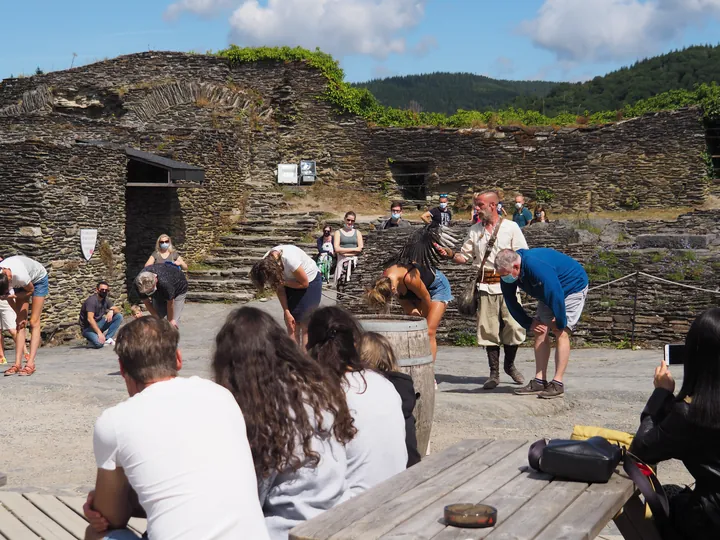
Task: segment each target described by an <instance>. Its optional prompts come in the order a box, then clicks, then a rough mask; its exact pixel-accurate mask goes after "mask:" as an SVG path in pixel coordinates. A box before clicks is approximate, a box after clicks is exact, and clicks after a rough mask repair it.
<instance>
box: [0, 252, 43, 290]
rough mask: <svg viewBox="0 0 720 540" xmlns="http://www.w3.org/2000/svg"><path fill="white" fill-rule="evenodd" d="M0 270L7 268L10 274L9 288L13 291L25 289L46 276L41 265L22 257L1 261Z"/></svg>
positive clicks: (16, 256) (17, 256)
mask: <svg viewBox="0 0 720 540" xmlns="http://www.w3.org/2000/svg"><path fill="white" fill-rule="evenodd" d="M0 268H9V269H10V271H11V272H12V280H11V283H10V287H12V288H13V289H19V288H22V287H27V286H28V285H30V284H31V283H37V282H38V281H40V280H41V279H42V278H44V277H45V276H47V270H45V267H44V266H43V265H42V264H40V263H39V262H37V261H35V260H33V259H30V258H28V257H23V256H22V255H14V256H13V257H8V258H7V259H3V260H2V261H0Z"/></svg>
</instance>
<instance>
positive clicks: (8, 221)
mask: <svg viewBox="0 0 720 540" xmlns="http://www.w3.org/2000/svg"><path fill="white" fill-rule="evenodd" d="M89 164H90V165H91V166H89ZM124 164H125V155H124V153H123V152H119V151H114V152H113V151H110V150H109V149H106V148H98V147H86V148H84V149H83V153H82V157H80V156H79V154H78V153H76V152H73V151H72V150H71V149H70V148H66V147H61V146H52V145H48V144H46V143H32V142H25V143H16V144H10V145H0V192H1V193H3V194H4V196H5V197H6V204H5V205H4V208H3V220H2V224H3V226H2V227H0V248H1V249H0V253H1V254H2V256H3V257H8V256H10V255H19V254H22V255H27V256H29V257H33V258H37V259H38V260H39V261H40V262H41V263H43V264H44V265H45V267H46V268H47V270H48V273H49V275H50V294H49V296H48V300H47V301H46V304H45V306H46V307H45V309H44V313H45V316H44V317H43V323H44V328H43V332H44V334H45V336H46V337H48V338H49V337H52V336H53V335H54V334H56V333H57V332H58V331H61V330H63V329H64V328H67V327H68V326H72V325H74V324H75V322H76V321H77V317H78V315H79V313H80V305H81V304H82V302H83V300H85V298H87V297H88V296H89V295H90V294H91V293H92V292H93V290H94V289H95V284H96V283H97V282H98V281H99V280H101V279H105V280H107V281H108V282H109V283H110V288H111V296H112V297H113V299H114V300H115V301H116V302H118V303H121V302H122V301H123V299H124V295H125V287H124V285H125V283H124V269H125V257H124V254H123V247H124V244H125V230H124V219H123V216H124V206H125V178H124V176H123V175H122V174H121V173H119V171H120V172H121V171H123V170H124ZM81 228H92V229H97V230H98V241H97V245H96V251H95V253H94V255H93V256H92V258H91V259H90V260H89V261H86V260H85V258H84V256H83V254H82V250H81V248H80V229H81Z"/></svg>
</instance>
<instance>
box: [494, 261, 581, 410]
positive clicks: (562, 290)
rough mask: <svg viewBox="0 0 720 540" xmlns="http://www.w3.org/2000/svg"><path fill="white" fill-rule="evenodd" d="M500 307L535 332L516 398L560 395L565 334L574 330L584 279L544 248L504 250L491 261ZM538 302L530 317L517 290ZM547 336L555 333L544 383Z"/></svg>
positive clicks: (566, 342)
mask: <svg viewBox="0 0 720 540" xmlns="http://www.w3.org/2000/svg"><path fill="white" fill-rule="evenodd" d="M495 271H496V272H497V273H498V274H499V275H500V279H501V280H502V281H501V284H500V286H501V288H502V293H503V297H504V298H505V304H506V305H507V308H508V311H510V314H511V315H512V316H513V318H514V319H515V320H516V321H517V322H518V323H520V325H521V326H522V327H523V328H525V329H526V330H532V331H533V332H534V334H535V345H534V349H535V369H536V374H535V379H533V380H532V381H530V383H529V384H528V385H526V386H525V387H523V388H521V389H520V390H516V391H515V393H516V394H521V395H527V394H537V395H538V396H539V397H541V398H545V399H550V398H555V397H560V396H562V395H563V393H564V392H565V388H564V385H563V382H562V379H563V375H564V373H565V369H566V368H567V365H568V361H569V360H570V334H571V333H572V332H573V331H574V329H575V326H576V325H577V323H578V321H580V315H581V314H582V310H583V307H584V306H585V298H586V297H587V291H588V276H587V274H586V273H585V269H584V268H583V267H582V265H581V264H580V263H579V262H577V261H576V260H575V259H573V258H572V257H568V256H567V255H565V254H564V253H560V252H559V251H555V250H554V249H550V248H534V249H519V250H517V252H516V251H513V250H511V249H504V250H502V251H501V252H500V253H498V254H497V256H496V257H495ZM518 287H520V289H522V290H523V291H524V292H525V293H527V294H528V295H530V296H532V297H533V298H536V299H537V300H538V306H537V313H535V317H534V318H532V317H530V316H529V315H528V314H527V313H526V312H525V310H524V309H523V307H522V306H521V305H520V303H519V302H518V300H517V289H518ZM550 332H552V333H553V334H554V335H555V339H556V345H555V347H556V348H555V376H554V377H553V379H552V380H551V381H550V382H548V381H547V367H548V362H549V360H550Z"/></svg>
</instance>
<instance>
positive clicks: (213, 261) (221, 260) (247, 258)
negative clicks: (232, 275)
mask: <svg viewBox="0 0 720 540" xmlns="http://www.w3.org/2000/svg"><path fill="white" fill-rule="evenodd" d="M257 260H258V258H257V257H256V256H255V255H228V256H225V257H206V258H205V259H203V264H206V265H208V266H212V267H214V268H216V269H226V268H238V267H244V268H247V269H248V271H250V268H252V265H253V264H255V263H256V262H257Z"/></svg>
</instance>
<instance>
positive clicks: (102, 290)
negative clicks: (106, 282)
mask: <svg viewBox="0 0 720 540" xmlns="http://www.w3.org/2000/svg"><path fill="white" fill-rule="evenodd" d="M98 291H99V292H110V289H98Z"/></svg>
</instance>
